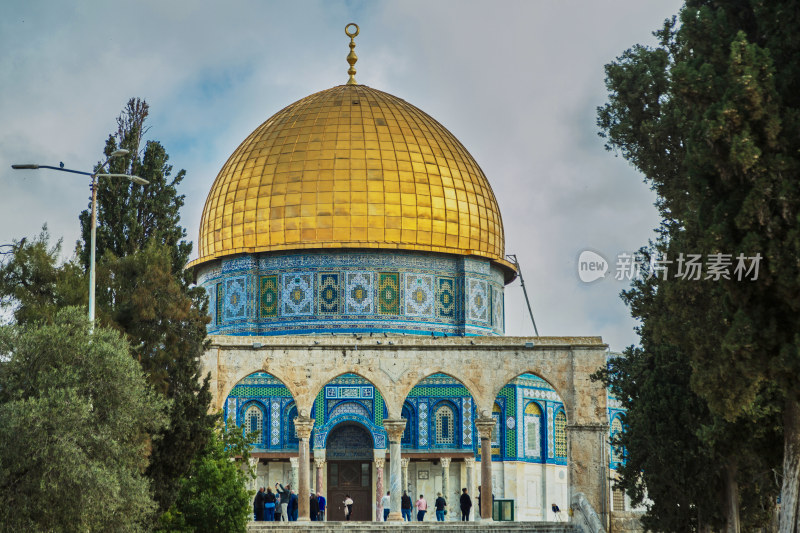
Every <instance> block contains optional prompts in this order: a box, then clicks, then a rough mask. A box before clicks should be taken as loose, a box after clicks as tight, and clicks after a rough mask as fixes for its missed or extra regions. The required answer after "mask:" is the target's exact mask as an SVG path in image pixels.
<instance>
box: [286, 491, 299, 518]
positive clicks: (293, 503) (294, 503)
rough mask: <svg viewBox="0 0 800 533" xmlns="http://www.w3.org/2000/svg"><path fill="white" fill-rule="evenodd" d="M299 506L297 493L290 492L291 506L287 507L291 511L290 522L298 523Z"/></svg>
mask: <svg viewBox="0 0 800 533" xmlns="http://www.w3.org/2000/svg"><path fill="white" fill-rule="evenodd" d="M297 505H298V502H297V493H296V492H295V491H293V490H292V491H290V492H289V505H288V506H287V507H288V511H289V522H297Z"/></svg>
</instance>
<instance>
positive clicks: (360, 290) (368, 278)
mask: <svg viewBox="0 0 800 533" xmlns="http://www.w3.org/2000/svg"><path fill="white" fill-rule="evenodd" d="M346 287H347V289H346V291H345V301H346V302H347V314H349V315H367V314H372V313H373V310H372V307H373V306H372V304H373V289H374V284H373V273H372V272H348V273H347V284H346Z"/></svg>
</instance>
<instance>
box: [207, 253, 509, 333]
mask: <svg viewBox="0 0 800 533" xmlns="http://www.w3.org/2000/svg"><path fill="white" fill-rule="evenodd" d="M387 275H392V276H399V280H400V284H399V292H400V294H398V295H397V297H398V300H399V302H400V305H399V306H398V307H397V309H398V310H399V314H398V312H397V311H392V312H388V311H387V309H386V306H385V305H384V306H380V305H378V301H379V299H378V294H377V291H378V279H383V278H386V276H387ZM265 279H269V280H277V284H276V283H274V282H273V285H272V286H273V287H275V288H274V289H271V290H273V292H272V293H270V295H271V297H273V298H276V299H277V302H279V305H278V306H276V307H272V308H270V309H272V310H271V311H270V312H265V310H264V303H263V302H261V301H260V299H259V298H261V296H262V295H261V292H262V291H261V289H260V287H261V285H263V284H264V283H263V281H264V280H265ZM197 280H198V284H199V285H200V286H202V287H204V288H205V289H206V290H207V291H208V293H209V295H210V296H214V297H215V298H214V305H212V306H211V311H212V313H213V314H212V321H211V322H210V323H209V325H208V332H209V333H210V334H214V335H285V334H309V333H356V332H365V333H366V332H390V333H407V334H420V335H430V334H431V333H433V334H447V335H466V336H470V335H502V334H503V329H504V325H503V320H502V315H503V308H502V307H503V300H502V298H503V273H502V271H501V270H500V269H499V268H498V267H496V266H494V265H492V264H491V262H490V261H488V260H484V259H479V258H469V257H461V256H451V255H447V254H436V253H428V252H407V251H402V252H401V251H398V252H387V251H382V250H364V251H356V250H344V251H342V250H338V251H337V250H331V251H324V250H320V251H306V252H286V253H270V254H259V255H249V254H244V255H242V256H239V257H235V258H233V259H222V260H219V261H217V262H214V263H209V264H205V265H201V266H200V267H198V271H197Z"/></svg>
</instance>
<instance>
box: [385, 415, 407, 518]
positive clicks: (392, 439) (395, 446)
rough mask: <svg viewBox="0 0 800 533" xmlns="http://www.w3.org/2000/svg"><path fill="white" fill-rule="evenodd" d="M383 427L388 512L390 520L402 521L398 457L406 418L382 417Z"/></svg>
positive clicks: (400, 475)
mask: <svg viewBox="0 0 800 533" xmlns="http://www.w3.org/2000/svg"><path fill="white" fill-rule="evenodd" d="M383 428H384V429H385V430H386V434H387V435H388V436H389V490H390V491H391V497H390V499H391V512H390V513H389V521H390V522H402V521H403V515H402V514H401V513H400V496H401V495H402V494H403V491H402V482H403V479H402V471H401V467H400V465H401V461H400V459H401V457H400V439H402V438H403V431H405V429H406V419H405V418H396V419H388V418H384V419H383Z"/></svg>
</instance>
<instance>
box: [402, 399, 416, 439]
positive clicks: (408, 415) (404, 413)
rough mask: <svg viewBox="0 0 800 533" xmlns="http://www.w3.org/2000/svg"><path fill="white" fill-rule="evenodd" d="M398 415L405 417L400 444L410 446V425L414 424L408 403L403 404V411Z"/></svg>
mask: <svg viewBox="0 0 800 533" xmlns="http://www.w3.org/2000/svg"><path fill="white" fill-rule="evenodd" d="M400 416H402V417H403V418H405V419H406V429H405V430H404V431H403V438H402V439H400V444H403V445H405V446H411V445H412V442H411V427H412V426H413V425H414V420H413V418H412V416H411V408H410V407H409V406H408V405H403V411H402V413H401V415H400Z"/></svg>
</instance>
